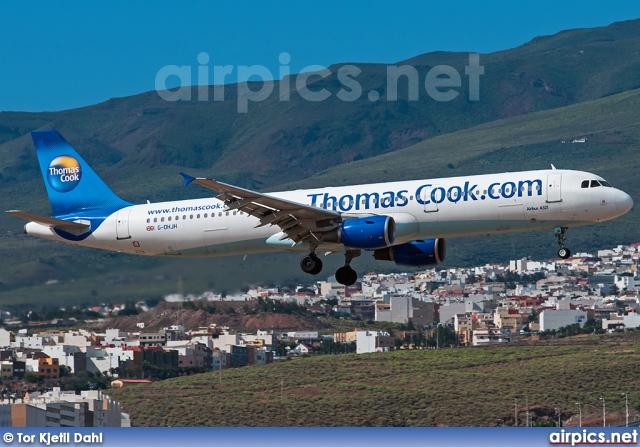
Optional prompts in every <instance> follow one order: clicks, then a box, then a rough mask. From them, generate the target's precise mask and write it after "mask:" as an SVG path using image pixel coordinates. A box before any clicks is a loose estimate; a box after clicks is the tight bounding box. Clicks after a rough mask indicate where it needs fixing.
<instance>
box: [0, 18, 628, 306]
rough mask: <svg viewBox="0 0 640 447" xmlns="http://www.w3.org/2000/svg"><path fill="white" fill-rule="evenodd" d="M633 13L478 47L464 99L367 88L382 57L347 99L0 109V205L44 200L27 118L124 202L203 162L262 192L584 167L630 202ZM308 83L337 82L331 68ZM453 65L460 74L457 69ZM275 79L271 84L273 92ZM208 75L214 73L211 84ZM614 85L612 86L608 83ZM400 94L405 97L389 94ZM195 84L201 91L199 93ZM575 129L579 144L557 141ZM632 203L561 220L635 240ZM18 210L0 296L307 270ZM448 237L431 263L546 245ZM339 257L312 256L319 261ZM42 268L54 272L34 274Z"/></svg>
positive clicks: (526, 238)
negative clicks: (88, 242) (76, 240)
mask: <svg viewBox="0 0 640 447" xmlns="http://www.w3.org/2000/svg"><path fill="white" fill-rule="evenodd" d="M639 25H640V20H636V21H629V22H622V23H616V24H613V25H610V26H608V27H605V28H596V29H586V30H570V31H566V32H562V33H558V34H556V35H554V36H545V37H540V38H536V39H534V40H533V41H531V42H529V43H527V44H525V45H523V46H521V47H518V48H514V49H510V50H505V51H500V52H496V53H491V54H486V55H482V56H481V64H482V65H484V66H485V75H483V77H482V78H481V98H480V101H477V102H473V101H468V100H467V99H466V98H467V94H466V90H464V89H465V88H466V82H463V89H461V94H460V95H459V97H458V98H456V99H455V100H453V101H449V102H438V101H435V100H433V99H431V98H429V97H428V96H427V95H426V94H425V91H424V88H421V94H420V99H419V100H418V101H409V100H408V98H407V91H406V90H407V89H406V85H405V84H403V83H402V81H401V82H400V88H399V100H398V101H393V102H392V101H378V102H375V103H372V102H370V101H369V100H368V99H367V97H366V93H367V92H368V91H371V90H372V89H376V91H378V92H379V93H380V94H381V97H382V98H383V99H384V98H386V96H385V95H387V93H388V92H386V91H385V86H386V80H385V77H386V66H383V65H372V64H369V65H367V64H363V65H359V67H360V68H361V69H362V73H361V74H360V75H359V76H358V80H359V82H360V84H361V85H362V88H363V92H364V93H363V95H362V98H361V99H359V100H357V101H352V102H342V101H338V100H337V99H336V98H335V95H333V96H332V98H331V99H329V100H327V101H322V102H316V103H314V102H308V101H304V100H302V99H301V98H300V97H299V96H298V95H297V94H295V92H294V93H292V95H291V100H290V101H288V102H281V101H277V97H276V95H275V94H274V95H272V97H271V98H270V99H269V100H266V101H263V102H259V103H255V104H250V108H249V113H247V114H238V113H237V111H236V101H235V99H236V95H237V92H236V89H237V86H233V85H232V86H226V87H225V98H226V100H225V101H224V102H213V101H209V102H198V101H191V102H173V103H171V102H166V101H162V100H161V99H160V98H159V97H158V95H157V94H156V93H155V92H148V93H144V94H141V95H136V96H132V97H127V98H118V99H112V100H110V101H107V102H105V103H102V104H98V105H95V106H91V107H85V108H82V109H75V110H69V111H64V112H56V113H18V112H12V113H7V112H4V113H0V154H1V155H2V158H1V159H2V161H1V162H0V189H1V191H2V196H1V197H2V198H1V199H0V203H1V204H2V207H3V208H4V209H16V208H19V209H26V210H29V211H33V212H37V213H42V214H47V213H49V212H50V208H49V204H48V202H47V200H46V192H45V189H44V187H43V183H42V179H41V178H40V174H39V172H38V168H37V160H36V158H35V154H34V150H33V147H32V143H31V140H30V137H29V135H28V132H29V131H30V130H33V129H36V128H49V127H55V128H57V129H58V130H60V131H61V132H62V133H63V134H64V135H65V136H66V138H67V139H68V140H69V141H70V142H72V144H73V145H74V146H76V147H77V148H78V150H79V152H80V153H81V154H82V155H83V156H84V157H85V158H86V159H87V161H88V162H89V163H91V164H92V165H93V166H94V168H95V169H96V171H97V172H99V173H100V175H101V176H103V178H104V179H105V180H106V181H107V183H108V184H110V185H111V186H112V187H113V189H114V190H115V191H117V192H118V193H119V194H120V195H121V196H122V197H123V198H125V199H127V200H130V201H133V202H144V201H146V200H151V201H160V200H175V199H182V198H191V197H203V196H206V195H208V194H209V192H208V191H206V190H203V189H202V188H198V187H190V188H183V187H182V186H181V185H182V182H181V179H180V177H179V176H178V174H177V173H178V172H179V171H182V170H186V171H188V172H190V173H192V174H197V175H201V174H206V175H213V176H216V177H218V178H220V179H222V180H226V181H229V182H233V183H236V184H238V185H240V186H247V187H252V188H258V189H263V190H277V189H281V188H283V189H284V188H289V187H304V186H312V185H313V186H318V185H338V184H345V183H352V182H353V183H366V182H371V181H373V179H376V180H377V179H379V178H381V177H383V178H384V179H385V180H399V179H409V178H425V177H438V176H456V175H466V174H476V173H486V172H499V171H515V170H520V169H523V168H526V169H536V168H547V167H548V166H549V164H550V163H554V164H555V165H556V166H558V167H562V168H570V169H585V170H588V171H592V172H597V173H598V174H601V175H603V176H604V177H605V178H607V179H608V180H609V181H611V182H612V183H613V184H614V185H615V186H619V187H621V188H622V189H624V190H626V191H627V192H629V193H630V194H631V195H632V196H633V197H634V199H635V200H636V202H637V201H638V200H640V195H639V194H640V191H639V190H638V188H637V182H636V181H635V172H636V169H637V167H638V163H639V162H640V158H638V150H637V149H638V138H640V130H639V129H640V128H639V127H638V124H639V122H638V121H639V118H638V115H637V110H638V105H639V104H638V90H633V89H634V88H637V87H638V86H640V70H638V68H640V67H639V66H638V64H640V62H639V61H638V60H637V58H636V57H635V56H634V55H635V53H636V52H637V51H638V50H639V49H640V26H639ZM405 63H406V64H412V65H414V66H415V67H416V69H417V71H418V73H419V75H420V79H424V76H425V74H426V72H427V71H428V70H429V69H430V68H432V67H433V66H435V65H438V64H450V65H451V66H453V67H455V68H456V69H458V71H459V72H461V73H464V66H465V65H466V64H467V63H468V54H466V53H464V54H463V53H443V52H437V53H429V54H425V55H422V56H418V57H416V58H413V59H410V60H407V61H402V62H399V63H398V64H397V65H402V64H405ZM339 67H340V65H336V66H334V67H331V70H332V75H330V76H328V77H327V78H325V79H322V80H319V81H316V82H315V83H314V85H313V89H320V88H326V89H327V90H329V91H331V92H334V93H335V92H336V91H337V90H338V89H339V88H340V86H341V85H340V83H339V82H337V81H336V76H337V75H336V72H337V69H338V68H339ZM463 78H464V79H466V78H465V77H464V76H463ZM278 87H279V86H276V88H275V90H276V91H277V89H278ZM212 88H213V87H212ZM619 92H622V93H619ZM403 95H404V96H403ZM209 96H210V97H213V93H212V92H211V93H210V95H209ZM578 136H588V138H589V139H588V142H587V143H585V144H583V145H571V144H562V143H560V141H561V140H566V139H572V138H574V137H578ZM637 218H638V214H637V211H636V209H633V210H632V212H631V213H629V214H628V215H626V216H625V217H623V218H622V219H619V220H616V221H614V222H611V223H607V224H604V225H601V226H594V227H587V228H584V229H577V230H572V231H571V232H570V233H569V234H568V238H569V239H568V246H569V247H570V248H572V250H573V251H574V252H576V251H583V250H593V249H597V248H605V247H609V246H613V245H616V244H618V243H628V242H635V241H638V240H640V233H639V232H638V229H637V225H635V222H636V221H637ZM22 225H23V222H21V221H19V220H18V219H15V218H13V217H10V216H7V215H4V214H3V213H2V215H0V228H3V229H4V230H3V232H2V236H1V237H0V256H2V258H3V259H6V260H11V262H5V263H2V265H0V305H1V306H6V305H11V306H13V308H14V309H16V308H17V306H23V307H24V308H28V307H29V306H30V305H32V303H43V302H45V303H51V305H53V303H55V304H57V305H60V304H65V305H67V304H86V303H95V302H101V301H109V302H114V301H116V302H122V301H126V300H132V299H133V300H135V299H138V298H151V297H156V298H157V297H158V296H160V295H162V294H165V293H171V292H175V291H176V284H177V282H178V278H179V277H181V278H182V280H183V282H184V284H185V287H186V291H187V292H190V293H200V292H202V291H203V290H206V289H214V290H216V291H222V292H224V291H232V290H237V289H239V288H242V287H245V286H246V285H247V284H248V283H263V284H264V283H267V284H268V283H271V282H277V283H279V284H285V285H286V284H290V285H293V284H295V283H296V282H298V281H311V280H312V278H310V277H308V276H306V275H304V274H303V273H301V272H300V270H299V268H298V265H297V264H298V258H299V257H298V256H297V255H285V254H281V255H264V256H251V257H249V258H248V259H247V260H246V261H241V259H240V258H224V259H212V260H183V261H168V260H160V259H149V258H134V257H131V256H127V255H122V254H118V253H106V252H100V251H97V250H88V249H82V248H78V247H73V246H67V245H62V244H54V243H49V242H45V241H41V240H35V239H32V238H28V237H24V236H23V235H22V234H21V231H22ZM448 242H449V254H448V256H447V263H446V264H445V265H444V266H445V267H446V266H453V265H458V264H467V265H468V264H482V263H486V262H492V261H501V262H504V261H506V260H508V259H509V258H515V257H522V256H528V255H531V256H535V257H538V258H547V257H549V256H552V255H553V253H555V240H554V238H553V237H552V235H550V234H546V233H545V234H542V235H535V234H526V235H517V236H513V235H505V236H500V237H495V238H492V239H489V240H487V239H484V238H471V239H456V240H452V241H448ZM356 262H357V264H356V267H357V269H358V270H359V271H365V270H372V269H377V270H395V271H397V270H398V269H397V267H396V266H395V265H393V264H388V263H379V262H373V261H371V260H370V259H369V257H368V256H364V257H362V258H359V259H358V260H357V261H356ZM340 263H341V258H340V257H338V256H336V257H331V258H328V259H327V263H326V271H327V272H331V270H332V269H334V268H335V267H336V266H338V265H339V264H340ZM50 279H55V280H58V281H59V282H58V283H57V284H55V285H52V286H50V285H46V286H45V285H44V283H45V282H46V281H47V280H50Z"/></svg>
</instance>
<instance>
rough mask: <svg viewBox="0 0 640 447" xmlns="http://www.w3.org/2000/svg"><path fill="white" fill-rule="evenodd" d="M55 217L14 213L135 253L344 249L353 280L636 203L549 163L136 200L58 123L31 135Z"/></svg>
mask: <svg viewBox="0 0 640 447" xmlns="http://www.w3.org/2000/svg"><path fill="white" fill-rule="evenodd" d="M31 134H32V137H33V143H34V146H35V149H36V153H37V156H38V160H39V162H40V169H41V171H42V175H43V177H44V184H45V187H46V189H47V193H48V195H49V201H50V202H51V208H52V210H53V217H47V216H40V215H37V214H33V213H29V212H25V211H7V212H8V213H10V214H13V215H15V216H18V217H21V218H23V219H26V220H29V221H30V222H29V223H27V224H26V225H25V227H24V232H25V233H26V234H30V235H33V236H37V237H42V238H45V239H50V240H54V241H60V242H66V243H70V244H76V245H81V246H86V247H94V248H102V249H105V250H112V251H118V252H124V253H131V254H139V255H147V256H168V257H207V256H227V255H238V254H240V255H246V254H253V253H265V252H274V251H281V250H287V251H297V252H304V253H306V255H305V256H304V257H303V258H302V260H301V262H300V267H301V268H302V270H303V271H304V272H306V273H309V274H312V275H316V274H318V273H320V271H321V270H322V261H321V260H320V258H319V257H318V255H317V253H325V254H330V253H338V252H345V265H344V267H341V268H339V269H338V270H337V271H336V274H335V276H336V280H337V281H338V282H339V283H341V284H345V285H351V284H353V283H354V282H355V281H356V279H357V273H356V272H355V270H353V269H352V268H351V265H350V264H351V261H352V259H353V258H355V257H357V256H360V254H361V252H362V250H366V251H371V252H373V256H374V258H375V259H378V260H385V261H393V262H395V263H396V264H398V265H404V266H414V267H421V266H431V265H437V264H440V263H442V262H443V261H444V258H445V253H446V244H445V238H449V237H459V236H471V235H481V234H499V233H512V232H524V231H542V230H554V231H555V237H556V238H557V240H558V245H559V246H560V249H559V250H558V256H560V257H561V258H567V257H569V256H570V252H569V249H567V248H566V247H565V246H564V242H565V232H566V230H567V229H568V228H571V227H577V226H581V225H589V224H592V223H597V222H604V221H607V220H610V219H614V218H616V217H618V216H621V215H623V214H625V213H626V212H627V211H629V209H631V206H632V205H633V200H632V199H631V197H629V195H628V194H626V193H625V192H623V191H621V190H619V189H616V188H613V187H612V186H611V185H610V184H609V183H608V182H606V181H605V180H604V179H603V178H601V177H599V176H597V175H594V174H590V173H588V172H580V171H570V170H559V169H555V168H553V166H552V168H553V169H550V170H543V171H525V172H513V173H504V174H491V175H476V176H468V177H455V178H442V179H430V180H412V181H402V182H393V183H373V184H367V185H358V186H343V187H335V188H333V187H332V188H322V189H308V190H296V191H288V192H274V193H268V194H263V193H259V192H255V191H250V190H247V189H243V188H238V187H236V186H232V185H227V184H225V183H221V182H218V181H216V180H212V179H205V178H194V177H191V176H189V175H187V174H182V176H183V177H184V184H185V186H186V185H188V184H190V183H196V184H198V185H201V186H204V187H205V188H208V189H211V190H213V191H215V192H217V193H219V194H218V195H217V196H216V197H214V198H205V199H195V200H182V201H176V202H162V203H146V204H142V205H133V204H131V203H129V202H126V201H124V200H122V199H121V198H119V197H118V196H117V195H115V194H114V193H113V191H111V190H110V189H109V187H108V186H107V185H106V184H105V183H104V182H103V181H102V180H101V179H100V177H98V175H97V174H96V173H95V172H94V171H93V170H92V169H91V168H90V167H89V165H88V164H87V163H86V162H85V161H84V160H83V159H82V158H81V157H80V156H79V155H78V153H77V152H76V151H75V150H74V149H73V148H72V147H71V145H70V144H69V143H68V142H67V141H66V140H65V139H64V138H63V137H62V136H61V135H60V134H59V133H58V132H57V131H55V130H43V131H35V132H32V133H31Z"/></svg>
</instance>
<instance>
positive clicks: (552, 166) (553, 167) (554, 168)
mask: <svg viewBox="0 0 640 447" xmlns="http://www.w3.org/2000/svg"><path fill="white" fill-rule="evenodd" d="M551 169H553V170H554V171H555V170H556V167H555V166H554V165H553V163H551Z"/></svg>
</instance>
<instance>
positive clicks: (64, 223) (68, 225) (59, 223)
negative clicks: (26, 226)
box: [6, 210, 91, 234]
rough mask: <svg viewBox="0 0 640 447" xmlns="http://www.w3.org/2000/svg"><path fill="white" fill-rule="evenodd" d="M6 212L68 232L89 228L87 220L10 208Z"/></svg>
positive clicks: (79, 232) (83, 230)
mask: <svg viewBox="0 0 640 447" xmlns="http://www.w3.org/2000/svg"><path fill="white" fill-rule="evenodd" d="M6 213H7V214H11V215H12V216H16V217H20V218H21V219H25V220H29V221H31V222H35V223H39V224H40V225H44V226H46V227H49V228H56V229H58V230H62V231H66V232H68V233H74V234H81V233H84V232H86V231H89V230H90V229H91V225H90V224H89V222H87V223H82V222H70V221H68V220H62V219H56V218H55V217H47V216H41V215H40V214H34V213H27V212H26V211H19V210H12V211H6Z"/></svg>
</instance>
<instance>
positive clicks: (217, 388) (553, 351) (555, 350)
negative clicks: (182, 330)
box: [108, 332, 640, 427]
mask: <svg viewBox="0 0 640 447" xmlns="http://www.w3.org/2000/svg"><path fill="white" fill-rule="evenodd" d="M639 355H640V335H639V334H638V333H637V332H632V333H628V334H616V335H608V336H587V337H583V338H576V339H571V340H567V339H565V340H557V341H553V342H541V343H539V344H538V343H537V344H535V345H531V346H501V347H495V348H461V349H455V348H454V349H443V350H438V351H435V350H428V351H395V352H390V353H377V354H367V355H355V354H353V355H338V356H316V357H312V358H303V359H298V360H293V361H282V362H279V363H275V364H269V365H263V366H253V367H245V368H237V369H231V370H224V371H223V372H222V381H221V382H220V379H219V373H218V372H213V373H207V374H199V375H195V376H190V377H182V378H178V379H169V380H165V381H162V382H156V383H153V384H150V385H136V386H134V387H129V388H125V389H118V390H116V389H113V390H109V391H108V393H109V394H110V395H111V396H112V397H113V398H114V399H116V400H118V401H120V402H121V403H122V404H123V406H122V408H123V411H124V412H127V413H129V414H130V415H131V420H132V424H133V425H137V426H154V425H162V426H173V427H175V426H222V425H228V426H495V425H502V424H505V425H514V402H515V401H516V400H517V402H518V406H519V409H520V411H519V419H520V420H519V423H518V425H524V421H525V411H526V410H525V409H524V402H525V396H528V400H529V404H530V410H531V417H532V421H533V424H534V425H539V424H545V423H547V422H548V421H549V420H556V419H557V413H556V411H555V408H559V409H560V411H561V413H562V419H563V421H564V424H565V425H566V426H569V425H573V426H577V423H578V421H577V407H576V405H575V402H581V403H582V411H583V419H584V421H585V422H586V421H591V424H592V425H599V424H601V423H602V419H601V414H602V413H601V410H602V406H601V402H600V401H599V400H598V398H599V397H604V398H605V399H606V402H607V418H608V423H611V424H612V425H615V424H616V423H620V422H622V421H624V405H625V401H624V396H623V395H622V393H625V392H628V393H629V406H630V408H633V407H635V406H636V405H638V402H639V401H640V392H638V391H637V390H638V387H639V385H640V372H638V368H637V362H638V356H639ZM172 396H174V397H176V399H173V398H172ZM281 396H282V397H281ZM363 409H366V411H363ZM160 415H161V416H160ZM249 415H250V416H249ZM598 415H600V417H597V416H598ZM159 417H160V419H158V418H159Z"/></svg>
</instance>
